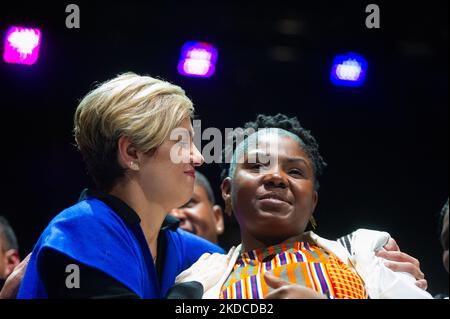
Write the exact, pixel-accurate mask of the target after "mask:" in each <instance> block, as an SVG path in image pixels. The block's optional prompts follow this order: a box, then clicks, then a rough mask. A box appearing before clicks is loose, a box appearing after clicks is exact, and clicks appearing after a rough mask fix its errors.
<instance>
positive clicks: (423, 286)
mask: <svg viewBox="0 0 450 319" xmlns="http://www.w3.org/2000/svg"><path fill="white" fill-rule="evenodd" d="M415 284H416V286H417V287H419V288H420V289H422V290H427V288H428V282H427V281H426V279H420V280H417V281H416V282H415Z"/></svg>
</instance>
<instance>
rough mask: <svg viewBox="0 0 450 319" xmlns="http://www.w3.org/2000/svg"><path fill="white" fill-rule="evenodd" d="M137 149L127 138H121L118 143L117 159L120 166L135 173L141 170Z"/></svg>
mask: <svg viewBox="0 0 450 319" xmlns="http://www.w3.org/2000/svg"><path fill="white" fill-rule="evenodd" d="M137 153H138V151H137V149H136V148H135V147H134V146H133V144H131V141H130V139H129V138H128V137H126V136H121V137H120V138H119V140H118V142H117V158H118V161H119V164H120V166H122V167H123V168H125V169H131V170H134V171H138V170H139V158H138V154H137Z"/></svg>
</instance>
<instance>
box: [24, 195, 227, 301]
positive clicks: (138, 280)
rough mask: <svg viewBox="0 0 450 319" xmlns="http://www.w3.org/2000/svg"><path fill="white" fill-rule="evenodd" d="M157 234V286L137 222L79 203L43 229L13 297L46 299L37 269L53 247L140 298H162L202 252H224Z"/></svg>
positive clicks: (196, 240)
mask: <svg viewBox="0 0 450 319" xmlns="http://www.w3.org/2000/svg"><path fill="white" fill-rule="evenodd" d="M162 235H164V236H165V237H166V243H167V244H166V252H165V261H164V267H163V271H162V274H161V284H160V283H159V280H158V276H157V273H156V269H155V265H154V263H153V259H152V257H151V253H150V249H149V248H148V245H147V243H146V240H145V237H144V234H143V232H142V229H141V227H140V225H139V223H135V224H132V225H129V224H126V223H125V222H124V221H123V220H122V219H121V218H120V217H119V216H118V215H117V214H116V213H115V212H114V211H113V210H112V209H111V208H110V207H108V206H107V205H106V204H105V203H104V202H102V201H100V200H98V199H95V198H93V199H87V200H83V201H81V202H79V203H77V204H76V205H74V206H72V207H69V208H68V209H66V210H64V211H63V212H61V213H60V214H59V215H57V216H56V217H55V218H54V219H53V220H52V221H51V222H50V224H49V225H48V226H47V228H46V229H45V230H44V232H43V233H42V235H41V237H40V238H39V240H38V242H37V243H36V245H35V247H34V249H33V253H32V255H31V258H30V261H29V263H28V267H27V270H26V272H25V276H24V278H23V281H22V283H21V286H20V289H19V293H18V295H17V298H20V299H31V298H47V297H48V296H47V292H46V289H45V286H44V284H43V281H42V278H41V276H40V274H39V271H38V262H39V257H40V254H41V252H42V251H43V249H54V250H56V251H58V252H60V253H62V254H65V255H67V256H68V257H70V258H72V259H74V260H76V261H78V262H80V263H82V264H84V265H87V266H89V267H93V268H96V269H98V270H101V271H103V272H104V273H106V274H107V275H109V276H111V277H112V278H114V279H116V280H117V281H119V282H121V283H122V284H124V285H125V286H127V287H128V288H129V289H131V290H132V291H133V292H135V293H136V294H137V295H138V296H139V297H141V298H164V296H165V295H166V293H167V291H168V290H169V289H170V288H171V287H172V286H173V285H174V283H175V278H176V276H177V275H178V274H180V273H181V272H182V271H183V270H185V269H187V268H189V267H190V266H191V265H192V264H193V263H194V262H195V261H197V259H198V258H199V257H200V256H201V255H202V254H203V253H206V252H208V253H214V252H218V253H223V250H222V249H221V248H220V247H218V246H216V245H214V244H212V243H210V242H208V241H206V240H204V239H202V238H200V237H198V236H195V235H193V234H190V233H188V232H186V231H184V230H182V229H179V228H177V229H176V230H170V229H168V230H165V231H163V232H162V234H160V236H162ZM68 275H69V274H68ZM81 275H82V274H81ZM81 280H82V279H81ZM73 289H76V288H73Z"/></svg>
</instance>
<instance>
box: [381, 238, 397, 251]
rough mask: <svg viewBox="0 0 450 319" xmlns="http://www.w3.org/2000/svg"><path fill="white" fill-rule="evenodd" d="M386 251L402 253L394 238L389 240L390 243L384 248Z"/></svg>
mask: <svg viewBox="0 0 450 319" xmlns="http://www.w3.org/2000/svg"><path fill="white" fill-rule="evenodd" d="M384 249H386V250H388V251H400V247H398V245H397V242H396V241H395V239H394V238H390V239H389V241H388V243H387V244H386V245H385V246H384Z"/></svg>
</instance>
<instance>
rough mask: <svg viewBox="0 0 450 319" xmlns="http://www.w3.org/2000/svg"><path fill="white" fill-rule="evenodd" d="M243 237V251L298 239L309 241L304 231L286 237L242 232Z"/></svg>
mask: <svg viewBox="0 0 450 319" xmlns="http://www.w3.org/2000/svg"><path fill="white" fill-rule="evenodd" d="M241 238H242V250H243V251H252V250H255V249H265V248H267V247H271V246H276V245H280V244H283V243H292V242H298V241H307V238H306V236H305V233H304V232H302V233H300V234H297V235H294V236H289V237H286V238H281V237H278V238H269V237H266V238H256V237H254V236H252V235H250V234H246V233H241Z"/></svg>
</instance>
